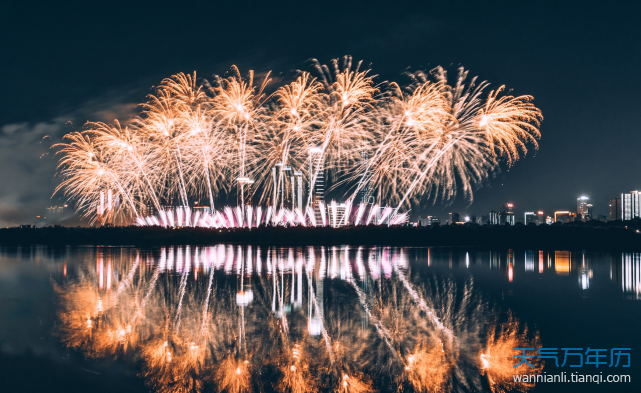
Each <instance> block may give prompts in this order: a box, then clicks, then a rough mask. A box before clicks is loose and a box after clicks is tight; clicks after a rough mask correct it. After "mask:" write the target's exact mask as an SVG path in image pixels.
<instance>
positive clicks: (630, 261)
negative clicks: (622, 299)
mask: <svg viewBox="0 0 641 393" xmlns="http://www.w3.org/2000/svg"><path fill="white" fill-rule="evenodd" d="M617 276H618V277H612V273H610V277H611V278H612V279H613V280H616V281H619V280H620V284H621V288H622V289H623V293H624V294H625V295H626V296H627V297H630V298H633V299H641V254H640V253H637V252H635V253H629V252H626V253H623V254H622V255H621V271H620V275H617ZM617 278H618V280H617Z"/></svg>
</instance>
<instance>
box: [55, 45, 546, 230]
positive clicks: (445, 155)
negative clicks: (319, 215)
mask: <svg viewBox="0 0 641 393" xmlns="http://www.w3.org/2000/svg"><path fill="white" fill-rule="evenodd" d="M313 66H314V67H313V68H314V72H315V74H316V75H317V77H318V79H315V78H314V77H312V75H311V74H309V73H306V72H302V73H300V75H299V76H298V77H297V78H296V79H295V80H294V81H292V82H290V83H287V84H284V85H282V86H280V87H279V88H278V89H276V91H275V92H274V94H271V95H267V94H266V93H265V89H266V87H267V85H268V83H269V82H270V81H271V79H270V78H269V73H268V74H267V75H265V77H264V78H262V83H260V84H254V73H253V71H250V72H249V73H248V75H247V76H246V77H243V76H241V74H240V72H239V70H238V69H237V68H236V67H232V75H231V76H229V77H227V78H216V79H215V80H214V83H213V84H209V82H207V81H204V82H203V83H199V82H198V81H197V78H196V74H195V73H194V74H193V75H190V74H182V73H180V74H177V75H174V76H172V77H171V78H167V79H165V80H163V81H162V83H161V84H160V85H159V86H158V88H157V89H156V91H155V93H154V94H153V95H150V96H149V97H148V99H147V102H146V103H145V104H144V105H143V111H142V113H141V115H140V116H139V117H138V118H137V119H135V120H134V121H132V122H131V123H130V124H127V125H123V126H121V124H120V123H118V121H115V123H114V124H113V125H108V124H104V123H89V126H88V129H87V130H86V131H83V132H80V133H78V132H76V133H72V134H69V135H67V136H65V142H64V143H62V144H59V145H57V147H58V148H59V152H60V153H61V154H62V157H61V159H60V163H59V168H60V175H61V176H62V177H63V178H64V180H63V182H62V184H61V185H60V187H59V190H64V192H65V193H66V195H68V196H70V197H71V198H74V199H77V201H78V204H77V207H78V209H80V210H81V211H83V212H85V214H87V215H91V216H93V213H94V212H96V211H97V212H98V213H99V215H100V217H101V219H102V220H109V221H110V222H114V220H116V219H118V218H120V219H122V220H125V221H127V220H129V221H130V219H131V217H139V216H140V214H141V213H142V210H143V209H144V208H145V207H146V206H148V205H153V206H154V207H155V209H156V210H158V211H159V212H160V211H162V210H163V206H167V205H181V206H189V204H190V201H193V200H195V199H201V198H203V199H205V200H209V205H210V207H212V208H213V206H214V200H215V199H216V198H218V197H219V196H220V195H229V194H232V193H236V192H239V201H240V202H241V205H245V204H250V202H251V199H252V198H253V197H254V196H256V199H257V200H259V201H260V202H261V203H269V204H270V205H273V206H274V207H275V206H276V204H277V202H278V200H279V199H281V200H282V199H283V197H282V195H281V196H279V195H278V193H276V192H275V191H276V190H274V187H276V188H277V189H279V190H286V192H288V193H291V194H293V192H294V191H293V189H292V188H293V185H292V184H289V182H288V180H287V179H286V178H283V176H278V179H277V180H276V179H272V169H273V168H276V167H277V166H281V169H282V170H289V169H285V168H289V167H291V168H293V169H294V170H302V172H303V173H302V174H301V175H300V176H302V177H303V178H305V179H306V180H307V182H308V184H309V185H310V187H309V190H307V192H311V190H312V189H313V188H314V183H315V182H316V180H317V179H318V178H319V176H320V175H321V171H324V170H330V173H331V175H332V177H334V180H335V181H336V182H335V184H334V186H333V187H334V188H336V187H343V188H345V189H349V190H351V192H352V194H351V195H355V194H356V192H358V191H359V190H361V189H364V188H365V189H367V190H369V191H375V192H376V194H375V197H376V198H377V199H378V200H377V203H378V204H379V205H381V204H386V203H398V206H399V207H400V206H402V205H403V204H404V203H406V202H407V203H409V202H420V201H421V200H423V199H425V198H428V197H435V198H441V199H443V200H446V201H447V200H449V199H451V198H453V197H454V196H455V195H456V193H457V190H459V189H460V190H462V192H463V194H464V196H465V197H466V198H467V199H469V200H471V198H472V192H473V190H474V188H476V187H478V186H479V185H481V184H482V182H483V181H484V180H485V179H487V178H488V177H489V176H490V175H491V173H492V170H493V169H495V168H496V166H497V159H499V158H501V157H504V158H505V160H506V162H507V164H508V165H512V164H513V163H514V162H515V161H516V160H518V159H519V158H520V156H521V155H522V154H524V153H526V152H527V146H528V145H533V146H534V147H537V139H538V138H539V137H540V133H539V125H540V121H541V119H542V117H541V112H540V110H539V109H537V108H536V107H535V106H534V105H533V104H532V103H531V101H532V97H530V96H520V97H513V96H507V95H502V94H503V91H504V88H503V87H500V88H498V89H495V90H492V91H491V92H490V93H489V95H487V96H484V91H485V90H486V89H487V87H488V85H489V84H488V83H486V82H482V83H477V81H476V78H472V79H471V80H469V81H468V80H467V71H464V70H462V69H461V70H460V72H459V76H458V78H457V80H456V82H455V83H454V85H452V86H450V85H449V84H448V80H447V77H446V73H445V71H444V70H443V69H442V68H440V67H439V68H436V69H435V70H433V71H432V72H431V73H429V74H425V73H421V72H417V73H415V74H412V75H410V76H411V78H412V83H411V84H410V85H408V86H406V87H401V86H399V85H397V84H395V83H389V84H384V85H378V86H377V85H375V83H374V77H373V76H371V75H370V72H369V71H370V70H363V69H361V63H360V62H359V63H357V64H353V63H352V59H351V58H350V57H345V58H343V59H342V61H338V60H334V61H333V62H332V65H331V66H325V65H321V64H320V63H319V62H318V61H314V62H313ZM310 149H314V152H315V154H316V155H317V157H316V158H314V163H313V165H311V164H312V163H310V162H309V157H310ZM281 175H282V174H281ZM272 180H273V181H272ZM252 181H254V182H255V184H254V186H252V187H250V186H249V184H251V183H252ZM236 182H237V185H238V189H237V188H236ZM274 183H276V184H274ZM369 191H368V192H369ZM106 192H109V197H108V198H107V199H108V200H107V202H106V204H105V201H104V198H105V193H106ZM308 196H309V200H308V201H307V203H306V206H309V205H310V203H311V193H310V194H308ZM246 198H247V199H246ZM350 198H352V197H350ZM201 205H202V204H201ZM301 208H302V210H303V213H305V210H306V209H305V208H304V207H301ZM263 214H268V213H267V210H264V211H263ZM307 219H308V220H310V222H311V219H310V218H307Z"/></svg>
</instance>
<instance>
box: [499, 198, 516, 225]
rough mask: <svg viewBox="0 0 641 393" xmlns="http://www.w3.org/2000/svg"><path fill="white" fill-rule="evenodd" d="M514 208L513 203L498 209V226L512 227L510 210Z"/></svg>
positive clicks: (512, 216) (512, 215)
mask: <svg viewBox="0 0 641 393" xmlns="http://www.w3.org/2000/svg"><path fill="white" fill-rule="evenodd" d="M513 207H514V204H513V203H506V204H505V205H501V207H500V209H499V210H500V213H499V224H500V225H505V224H509V225H514V222H515V220H514V212H513V211H512V208H513Z"/></svg>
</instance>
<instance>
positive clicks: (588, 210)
mask: <svg viewBox="0 0 641 393" xmlns="http://www.w3.org/2000/svg"><path fill="white" fill-rule="evenodd" d="M589 200H590V198H588V197H586V196H581V197H578V198H577V199H576V216H577V218H580V219H581V221H583V222H585V221H589V220H591V219H592V205H591V204H590V203H589V202H588V201H589Z"/></svg>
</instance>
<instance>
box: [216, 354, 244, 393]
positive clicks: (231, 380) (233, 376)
mask: <svg viewBox="0 0 641 393" xmlns="http://www.w3.org/2000/svg"><path fill="white" fill-rule="evenodd" d="M214 380H215V383H216V385H217V386H218V389H219V390H220V391H221V392H228V393H235V392H239V393H242V392H248V391H249V390H250V389H251V383H250V374H249V361H248V360H241V359H236V358H234V357H233V356H232V355H229V356H227V357H225V358H224V359H223V360H222V361H221V362H220V364H218V365H217V368H216V371H215V372H214Z"/></svg>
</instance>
